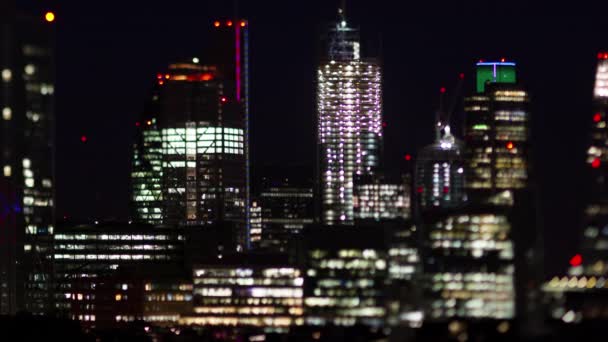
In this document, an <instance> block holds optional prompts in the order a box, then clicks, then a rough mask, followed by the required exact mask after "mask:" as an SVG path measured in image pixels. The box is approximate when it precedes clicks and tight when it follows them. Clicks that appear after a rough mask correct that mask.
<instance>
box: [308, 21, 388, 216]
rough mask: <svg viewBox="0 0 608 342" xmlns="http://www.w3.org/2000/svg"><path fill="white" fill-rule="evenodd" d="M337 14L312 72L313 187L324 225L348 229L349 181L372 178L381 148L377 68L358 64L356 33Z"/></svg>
mask: <svg viewBox="0 0 608 342" xmlns="http://www.w3.org/2000/svg"><path fill="white" fill-rule="evenodd" d="M340 13H341V15H340V20H338V22H337V23H336V24H335V26H334V27H332V28H331V29H330V31H329V34H328V38H327V43H328V44H327V47H326V48H327V52H326V54H325V55H324V56H323V58H322V61H321V62H320V64H319V68H318V72H317V149H318V152H317V154H318V155H317V158H318V160H317V162H318V170H317V182H318V184H317V185H318V189H319V199H320V201H321V208H320V209H321V214H320V218H321V222H322V223H323V224H326V225H352V224H353V222H354V210H353V186H354V185H353V177H354V176H355V175H365V174H371V173H373V170H374V169H375V168H376V167H377V166H378V165H379V163H380V161H379V157H380V150H381V144H382V89H381V82H382V81H381V70H380V65H379V63H378V61H376V60H374V59H362V58H361V55H360V44H359V34H358V31H357V30H355V29H352V28H350V27H349V26H348V25H347V22H346V19H345V17H344V15H343V13H342V12H340Z"/></svg>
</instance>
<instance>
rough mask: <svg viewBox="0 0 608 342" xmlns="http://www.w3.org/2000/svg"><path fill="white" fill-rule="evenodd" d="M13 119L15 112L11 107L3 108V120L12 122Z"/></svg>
mask: <svg viewBox="0 0 608 342" xmlns="http://www.w3.org/2000/svg"><path fill="white" fill-rule="evenodd" d="M12 117H13V111H12V110H11V109H10V108H9V107H4V108H2V118H3V119H4V120H10V119H11V118H12Z"/></svg>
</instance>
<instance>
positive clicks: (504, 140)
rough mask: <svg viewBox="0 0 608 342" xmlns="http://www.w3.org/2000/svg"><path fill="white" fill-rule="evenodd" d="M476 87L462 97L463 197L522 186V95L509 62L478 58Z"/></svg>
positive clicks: (526, 119)
mask: <svg viewBox="0 0 608 342" xmlns="http://www.w3.org/2000/svg"><path fill="white" fill-rule="evenodd" d="M476 72H477V78H476V91H475V93H474V94H473V95H471V96H469V97H467V98H465V107H464V111H465V115H466V120H465V121H466V123H465V143H466V148H467V150H466V160H467V165H466V166H465V168H466V170H468V171H467V173H466V174H467V179H466V188H467V193H468V196H470V197H471V196H472V197H476V198H477V197H478V198H487V197H489V196H491V195H495V194H497V193H499V192H501V191H506V190H509V191H513V190H517V189H523V188H525V187H526V186H527V184H528V173H529V160H528V156H529V149H530V146H529V136H530V132H529V125H530V114H529V111H528V102H529V99H528V93H527V92H526V90H525V89H524V88H523V87H522V86H521V84H520V83H518V82H517V79H516V64H515V63H513V62H505V61H502V62H479V63H477V65H476Z"/></svg>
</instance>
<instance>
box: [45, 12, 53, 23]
mask: <svg viewBox="0 0 608 342" xmlns="http://www.w3.org/2000/svg"><path fill="white" fill-rule="evenodd" d="M44 20H46V21H47V22H49V23H52V22H53V21H55V13H53V12H46V13H45V14H44Z"/></svg>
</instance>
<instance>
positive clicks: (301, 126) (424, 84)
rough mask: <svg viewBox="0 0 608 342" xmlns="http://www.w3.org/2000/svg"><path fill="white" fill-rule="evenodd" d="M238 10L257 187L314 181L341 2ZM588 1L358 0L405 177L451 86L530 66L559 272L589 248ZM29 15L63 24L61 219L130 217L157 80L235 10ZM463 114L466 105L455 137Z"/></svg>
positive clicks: (591, 17) (598, 42)
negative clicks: (478, 72) (137, 153)
mask: <svg viewBox="0 0 608 342" xmlns="http://www.w3.org/2000/svg"><path fill="white" fill-rule="evenodd" d="M28 3H29V4H28ZM159 3H160V4H159ZM142 4H145V6H143V5H142ZM239 6H240V7H239V13H240V14H241V16H242V17H245V18H247V19H249V21H250V37H251V40H250V46H251V51H250V56H251V59H250V60H251V64H250V65H251V84H250V85H251V126H252V131H251V138H252V150H253V151H252V158H253V173H254V177H256V178H257V177H260V176H261V175H260V170H261V169H262V166H263V165H272V164H285V163H291V162H298V163H305V164H306V165H309V168H308V170H309V173H310V175H311V176H312V174H313V165H314V149H315V145H314V126H313V117H314V114H315V108H314V101H315V85H314V76H315V73H316V71H315V68H316V65H317V56H318V53H319V51H318V45H319V34H320V32H321V31H322V30H323V28H324V27H325V25H326V24H327V23H328V22H329V21H331V20H333V19H334V18H335V13H336V8H337V6H338V1H337V0H333V1H330V0H308V1H287V0H284V1H264V0H259V1H241V2H240V5H239ZM576 6H577V5H572V4H570V5H568V6H567V7H563V8H559V7H555V5H551V6H548V5H543V4H534V5H532V4H519V3H517V2H501V3H490V2H467V4H466V5H464V4H460V3H458V4H456V2H445V3H442V2H438V1H433V2H426V4H420V3H416V2H413V1H381V0H376V1H348V2H347V17H348V19H349V24H351V26H357V27H360V28H361V31H362V38H363V44H364V48H363V49H364V54H365V51H366V47H369V49H367V50H368V51H376V50H380V51H381V57H382V63H383V69H384V76H383V77H384V118H385V121H386V123H387V127H386V128H385V131H384V133H385V153H384V162H385V165H386V167H387V168H388V169H390V170H393V171H395V170H396V171H400V170H401V169H404V168H405V167H406V165H405V162H404V161H403V155H404V154H405V153H412V154H413V155H415V152H416V151H417V149H419V148H420V147H422V146H424V145H425V144H428V143H430V142H431V141H432V139H433V128H432V126H433V120H434V113H435V110H436V108H437V105H438V90H439V88H440V87H441V86H445V87H447V89H448V95H450V92H451V93H452V94H453V90H454V86H455V84H456V80H457V78H458V74H459V73H460V72H464V73H465V75H466V83H465V85H464V91H465V93H468V92H470V91H472V89H473V67H474V64H475V62H476V61H477V60H478V59H480V58H483V59H486V60H488V59H498V58H501V57H505V58H507V59H509V60H513V61H515V62H517V63H518V76H519V79H520V80H521V81H522V82H523V83H524V84H525V85H526V86H527V88H528V90H529V92H530V94H531V98H532V115H533V123H532V129H533V131H532V135H533V137H532V140H533V148H534V163H535V165H534V167H535V170H534V175H535V177H536V180H537V184H538V188H539V196H540V199H541V201H542V206H541V208H540V210H541V213H542V214H543V215H542V223H543V224H544V229H545V230H544V231H545V237H546V249H547V260H546V264H547V265H548V269H547V271H548V273H554V272H557V271H560V270H563V269H564V268H565V266H567V262H568V259H569V257H570V256H571V255H572V254H573V253H575V252H576V248H577V243H578V241H579V239H578V234H579V231H580V221H581V210H582V207H583V204H584V202H583V201H584V198H585V193H586V192H587V187H588V183H587V182H586V167H585V164H584V158H585V148H586V144H587V142H588V134H587V133H588V130H589V127H590V123H591V117H592V109H591V99H592V86H593V79H594V68H595V56H596V54H597V52H598V51H599V50H600V49H602V48H607V47H608V41H607V40H608V39H607V38H606V37H608V25H606V23H607V22H606V20H605V18H603V17H602V13H604V12H603V11H602V8H598V7H597V6H595V7H590V8H577V7H576ZM580 6H582V5H580ZM24 7H29V8H28V9H29V10H40V11H42V10H45V9H53V10H54V11H56V13H57V21H56V24H55V25H56V28H57V86H56V101H57V102H56V104H57V107H56V108H57V112H56V113H57V161H56V169H57V182H56V184H57V209H58V216H63V215H68V216H69V217H78V218H97V219H109V218H115V219H126V218H127V217H128V180H129V169H130V158H131V143H132V140H133V137H134V134H135V126H134V123H135V121H136V120H137V119H138V116H139V114H140V113H141V111H142V109H143V105H144V102H145V100H146V95H147V92H148V90H149V89H150V86H151V85H152V83H153V82H154V76H155V74H156V72H157V71H160V70H163V69H164V68H165V67H166V65H167V64H168V63H170V62H173V61H176V60H182V59H184V58H188V59H189V58H191V57H193V56H197V57H199V58H200V59H201V62H203V63H204V61H205V56H202V55H200V54H199V53H200V51H201V50H203V47H204V45H205V41H206V39H205V37H206V35H208V34H209V33H208V32H209V31H210V30H212V29H213V27H212V25H211V24H212V22H213V20H214V19H216V18H229V17H231V16H233V13H234V12H233V2H232V1H224V0H221V1H220V0H213V1H188V2H186V1H158V2H156V1H155V2H149V1H146V2H135V1H124V0H123V1H101V2H89V1H42V2H39V1H33V0H29V1H27V3H25V4H24ZM379 46H381V48H378V47H379ZM462 116H463V114H462V107H461V106H459V108H458V107H457V110H456V111H455V113H454V125H456V127H455V126H453V130H455V131H457V132H460V131H461V130H460V129H459V128H458V127H457V123H458V122H461V121H462ZM82 135H86V136H87V138H88V141H87V142H86V143H82V142H81V140H80V138H81V136H82Z"/></svg>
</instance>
